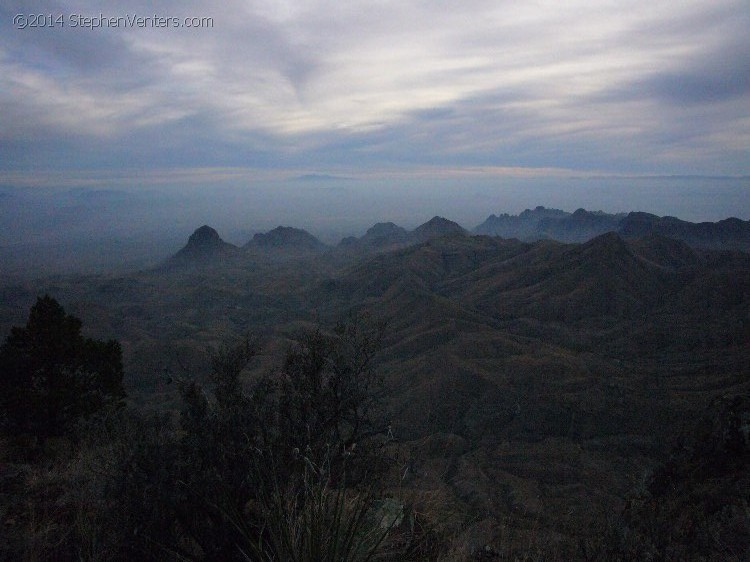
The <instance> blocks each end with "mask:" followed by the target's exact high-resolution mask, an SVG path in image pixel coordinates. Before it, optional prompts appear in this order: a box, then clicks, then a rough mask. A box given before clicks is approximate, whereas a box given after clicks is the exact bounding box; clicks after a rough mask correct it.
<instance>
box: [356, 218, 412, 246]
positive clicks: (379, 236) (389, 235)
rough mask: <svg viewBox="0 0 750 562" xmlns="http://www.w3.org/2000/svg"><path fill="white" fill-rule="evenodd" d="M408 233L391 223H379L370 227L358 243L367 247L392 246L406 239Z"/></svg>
mask: <svg viewBox="0 0 750 562" xmlns="http://www.w3.org/2000/svg"><path fill="white" fill-rule="evenodd" d="M408 236H409V235H408V232H407V231H406V230H405V229H403V228H401V227H400V226H398V225H396V224H393V223H392V222H379V223H377V224H375V225H373V226H371V227H370V228H369V229H368V230H367V232H366V233H365V235H364V236H363V237H362V238H360V241H361V242H362V243H364V244H366V245H368V246H376V247H383V246H392V245H394V244H402V243H404V242H406V240H407V239H408Z"/></svg>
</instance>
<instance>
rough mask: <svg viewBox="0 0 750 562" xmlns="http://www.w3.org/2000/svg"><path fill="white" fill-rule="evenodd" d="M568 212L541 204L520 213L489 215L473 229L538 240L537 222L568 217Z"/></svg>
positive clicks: (479, 232)
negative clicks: (547, 207)
mask: <svg viewBox="0 0 750 562" xmlns="http://www.w3.org/2000/svg"><path fill="white" fill-rule="evenodd" d="M569 216H570V213H566V212H565V211H561V210H559V209H546V208H544V207H542V206H539V207H536V208H535V209H534V210H533V211H532V210H530V209H526V210H525V211H524V212H522V213H521V214H520V215H509V214H507V213H503V214H502V215H500V216H497V215H490V216H489V217H488V218H487V220H485V221H484V222H483V223H482V224H480V225H479V226H477V227H476V228H475V229H474V233H475V234H486V235H488V236H500V237H501V238H518V239H519V240H527V241H530V240H538V239H539V238H543V236H542V235H540V234H539V223H540V222H541V221H543V220H547V219H552V220H559V219H564V218H566V217H569Z"/></svg>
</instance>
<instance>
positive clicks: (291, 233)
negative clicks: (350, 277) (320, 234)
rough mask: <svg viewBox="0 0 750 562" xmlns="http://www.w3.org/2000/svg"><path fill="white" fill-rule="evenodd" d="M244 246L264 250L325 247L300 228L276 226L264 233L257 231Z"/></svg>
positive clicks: (316, 248) (321, 248)
mask: <svg viewBox="0 0 750 562" xmlns="http://www.w3.org/2000/svg"><path fill="white" fill-rule="evenodd" d="M245 247H246V248H247V247H257V248H262V249H265V250H297V251H300V250H312V251H321V250H323V249H325V244H323V243H322V242H321V241H320V240H318V239H317V238H316V237H315V236H313V235H312V234H310V233H309V232H307V231H306V230H302V229H301V228H293V227H291V226H277V227H276V228H274V229H273V230H270V231H268V232H266V233H260V232H259V233H257V234H256V235H255V236H253V239H252V240H250V242H248V243H247V245H246V246H245Z"/></svg>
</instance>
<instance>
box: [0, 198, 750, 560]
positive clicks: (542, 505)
mask: <svg viewBox="0 0 750 562" xmlns="http://www.w3.org/2000/svg"><path fill="white" fill-rule="evenodd" d="M493 217H494V218H493ZM491 227H492V228H495V230H492V231H490V230H489V229H490V228H491ZM501 229H504V230H501ZM600 230H603V232H599V231H600ZM597 232H598V234H595V233H597ZM747 232H748V222H746V221H741V220H738V219H727V220H725V221H720V222H717V223H699V224H695V223H689V222H685V221H679V220H678V219H672V218H670V217H662V218H660V217H654V216H653V215H647V214H644V213H630V214H627V215H607V214H606V213H590V212H588V211H583V210H580V211H576V212H575V213H564V212H563V211H557V210H550V209H544V208H541V207H538V208H536V209H534V210H529V211H525V212H524V213H521V214H520V215H518V216H515V217H511V216H508V215H503V216H500V217H497V216H491V217H490V218H488V219H487V221H485V223H483V225H480V227H477V229H475V231H474V232H468V231H467V230H465V229H463V228H462V227H461V226H460V225H458V224H456V223H454V222H452V221H449V220H447V219H445V218H441V217H435V218H433V219H431V220H430V221H428V222H426V223H425V224H423V225H421V226H419V227H417V228H415V229H414V230H412V231H408V230H406V229H403V228H401V227H399V226H397V225H395V224H393V223H379V224H376V225H374V226H373V227H371V228H370V229H368V230H367V231H366V232H365V234H364V235H362V236H361V237H358V238H348V239H344V240H342V241H341V243H340V244H338V245H337V246H326V245H324V244H322V243H321V242H320V241H318V240H317V239H316V238H315V237H314V236H313V235H311V234H309V233H307V232H305V231H303V230H299V229H294V228H290V227H279V228H276V229H274V230H272V231H270V232H268V233H265V234H256V235H255V236H253V238H252V239H251V240H250V241H248V243H247V244H245V245H244V246H242V247H237V246H233V245H231V244H228V243H226V242H224V241H223V240H221V237H220V236H219V234H218V233H217V232H216V231H215V230H213V229H212V228H210V227H208V226H203V227H201V228H199V229H198V230H196V232H195V233H193V235H192V236H190V238H189V239H188V241H187V244H186V245H185V247H184V248H182V249H181V250H180V251H179V252H177V253H176V254H175V255H174V256H173V257H172V258H170V260H168V262H167V264H165V265H167V266H168V267H159V268H155V269H152V270H146V271H141V272H137V273H133V274H129V275H124V276H75V277H68V278H62V277H56V278H51V279H46V280H40V281H36V282H28V283H26V284H17V285H12V286H5V287H0V318H2V325H1V326H0V328H2V330H3V333H6V332H7V331H8V330H9V329H10V328H9V327H10V325H13V324H19V323H21V322H22V321H23V318H22V315H23V313H24V312H25V311H26V310H28V307H29V306H30V304H31V303H33V300H34V298H35V297H36V295H37V294H43V293H45V292H48V293H49V294H51V295H54V296H55V298H57V299H59V300H60V302H62V303H64V305H65V308H66V310H69V311H70V312H71V313H74V314H75V315H76V316H78V317H80V318H82V320H83V321H84V323H85V325H86V326H90V327H92V328H91V329H92V330H93V331H94V333H93V334H92V335H93V336H95V337H105V336H106V337H116V338H117V339H118V340H119V341H120V342H121V343H122V347H123V352H124V361H125V368H126V384H127V385H128V392H129V394H130V395H131V400H132V401H133V402H134V403H137V404H139V405H140V406H141V407H143V408H146V409H150V410H157V411H163V410H171V409H176V408H178V407H179V404H178V403H177V397H176V392H175V390H174V389H173V388H172V387H169V386H166V385H165V383H164V378H165V377H164V373H165V372H169V373H175V374H179V375H180V376H181V377H194V378H198V379H200V378H201V377H205V376H208V372H209V371H210V357H211V356H210V354H207V353H206V351H205V350H206V349H207V348H208V349H216V348H217V347H220V346H221V345H222V344H223V343H224V342H226V341H227V339H231V338H235V337H239V336H240V335H242V334H246V333H247V332H252V333H255V334H258V335H259V336H260V337H261V338H262V339H263V342H264V344H263V352H262V353H261V354H259V356H258V358H257V360H256V361H255V363H253V364H252V365H250V367H249V369H248V372H247V373H246V374H247V377H248V379H252V377H254V376H256V375H257V374H259V373H262V372H264V371H265V370H267V369H270V368H272V366H273V365H278V364H279V358H280V357H283V355H284V350H285V349H288V347H289V345H291V343H292V342H293V341H295V338H296V337H297V335H298V334H299V333H300V331H304V330H311V329H312V330H327V329H330V327H331V326H333V325H335V323H336V322H338V321H340V320H342V319H347V318H358V319H362V320H361V321H362V322H367V323H369V324H372V325H384V326H385V329H384V332H383V333H384V336H383V339H382V345H381V349H380V352H379V354H378V356H377V362H376V363H377V368H378V372H379V373H381V375H382V377H383V379H384V380H385V381H386V383H387V386H388V387H389V388H390V389H391V393H390V394H389V395H388V397H387V399H386V404H385V408H386V411H387V414H388V416H389V420H390V422H391V426H392V432H393V435H394V436H395V438H396V439H397V444H398V448H399V449H398V454H399V457H398V463H401V464H399V465H398V468H399V479H398V486H399V488H400V489H402V490H404V492H403V493H405V494H410V495H411V497H415V498H421V500H420V501H423V502H424V504H423V505H427V506H429V510H431V511H430V513H431V516H432V517H433V520H436V521H437V522H438V524H439V525H440V528H441V532H443V533H447V534H450V535H451V536H454V537H455V540H456V541H457V543H460V544H462V545H470V544H479V545H485V544H487V545H493V548H495V549H500V550H503V552H504V556H506V557H507V558H509V559H513V557H522V555H523V554H524V552H526V554H528V551H524V550H523V549H522V548H521V547H519V546H518V545H528V544H532V543H533V544H535V545H536V546H535V548H537V549H538V551H539V552H540V553H541V554H540V555H539V557H540V558H546V559H574V558H580V559H592V558H593V559H606V558H607V556H606V550H597V548H599V547H597V546H596V545H597V544H599V543H597V541H600V540H601V537H610V539H611V536H614V535H617V536H618V537H620V538H619V539H617V540H625V539H623V537H627V536H635V535H634V533H636V532H637V533H639V535H638V536H639V537H640V538H639V541H641V543H642V544H647V543H648V541H653V542H654V544H657V543H658V540H657V539H658V537H657V536H656V535H655V534H653V533H655V531H652V529H655V528H657V527H658V528H659V529H661V531H659V532H662V531H663V533H664V536H668V537H671V538H670V540H671V541H672V543H671V546H672V547H673V548H674V549H675V550H674V551H673V554H674V555H673V558H674V559H684V558H686V557H687V558H689V556H692V555H693V553H695V552H699V553H705V552H707V553H708V554H705V557H706V558H707V559H710V558H711V556H710V554H711V552H718V551H719V550H718V549H719V548H720V545H718V543H716V544H715V543H714V542H711V541H714V539H713V538H712V537H720V538H722V540H724V537H725V536H728V535H726V533H730V531H731V533H733V534H732V535H731V536H732V537H734V538H733V539H732V540H733V541H734V542H735V543H738V544H740V545H748V544H750V540H745V539H743V538H742V537H746V536H747V535H743V534H742V529H745V528H748V527H745V526H743V525H747V523H748V519H747V516H746V510H745V507H746V503H743V502H746V501H747V495H746V490H745V492H744V494H745V495H743V492H742V486H743V485H744V483H745V482H746V481H747V476H746V475H743V471H742V467H743V466H745V467H746V464H744V459H747V458H748V451H750V439H747V438H746V437H742V435H745V434H743V433H742V431H745V430H743V429H742V428H745V427H747V424H748V420H750V411H748V410H747V405H748V403H749V402H748V400H747V399H746V398H742V397H747V396H748V393H750V254H748V253H747V251H746V250H747V245H746V244H747V242H746V241H747ZM514 233H515V234H514ZM552 234H555V236H558V237H560V238H561V239H563V240H570V239H575V240H576V241H575V242H565V241H561V240H555V239H551V238H554V236H552ZM566 237H567V238H566ZM743 240H744V242H743ZM743 249H745V251H743ZM19 311H20V312H19ZM735 397H738V398H736V399H735ZM727 435H731V436H733V437H732V438H731V440H730V441H727V438H726V436H727ZM742 439H746V441H742ZM738 440H739V441H738ZM725 441H726V442H725ZM727 443H729V444H727ZM685 444H688V445H689V446H690V447H692V448H691V449H690V450H689V451H688V450H686V449H684V446H686V445H685ZM700 451H714V452H716V454H717V455H720V456H721V458H725V457H729V461H727V462H726V463H724V464H722V465H721V466H719V465H718V464H716V465H714V464H712V463H710V462H707V461H706V460H705V459H702V458H699V455H698V452H700ZM717 458H718V457H717ZM680 459H684V460H680ZM730 461H731V462H730ZM394 462H395V461H394ZM693 468H694V470H693ZM676 489H680V490H688V491H689V494H690V496H689V499H685V497H676V496H675V493H674V490H676ZM686 493H688V492H686ZM659 498H665V501H666V502H667V503H664V504H660V503H659V501H658V499H659ZM669 506H679V509H680V510H681V511H680V512H679V514H680V517H676V516H674V513H672V512H670V511H669V509H668V508H669ZM691 506H692V507H691ZM695 506H700V510H698V508H697V507H695ZM626 509H630V511H629V512H627V513H626V512H625V510H626ZM675 509H677V508H676V507H675ZM743 510H745V511H743ZM743 514H745V515H743ZM639 521H641V523H639ZM608 525H610V526H609V527H608ZM623 529H625V530H623ZM733 529H734V530H733ZM737 529H739V531H737ZM626 531H627V532H626ZM613 533H614V535H612V534H613ZM617 533H620V534H617ZM650 533H651V534H650ZM731 533H730V534H731ZM608 540H609V539H608ZM611 540H614V539H611ZM717 540H718V539H717ZM701 541H703V542H701ZM706 541H708V542H706ZM742 541H745V542H742ZM706 545H708V546H706ZM712 545H713V546H712ZM602 548H603V547H602ZM655 548H656V547H655ZM701 549H703V550H701ZM706 549H707V550H706ZM712 549H713V550H712ZM701 555H702V556H703V554H701ZM636 558H637V557H636Z"/></svg>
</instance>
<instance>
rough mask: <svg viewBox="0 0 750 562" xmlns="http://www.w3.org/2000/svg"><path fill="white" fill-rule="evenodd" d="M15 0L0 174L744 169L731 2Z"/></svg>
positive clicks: (7, 17)
mask: <svg viewBox="0 0 750 562" xmlns="http://www.w3.org/2000/svg"><path fill="white" fill-rule="evenodd" d="M18 10H19V8H17V7H15V6H14V5H10V3H7V2H2V3H0V16H1V18H0V20H1V22H2V23H0V108H1V109H2V111H0V151H3V153H4V154H7V155H8V156H7V157H6V158H4V159H3V160H4V161H2V162H0V166H1V167H3V168H5V169H16V168H34V167H38V166H40V161H42V160H44V162H45V163H46V164H45V165H47V166H51V167H55V166H60V165H62V164H63V163H67V165H71V166H75V165H78V166H80V167H87V166H97V167H118V166H120V167H122V166H126V167H127V166H134V165H137V166H146V167H149V166H151V167H172V166H181V165H189V164H193V165H197V166H245V165H252V166H256V165H257V166H268V167H272V168H274V167H275V168H278V167H284V166H289V167H298V168H310V167H311V166H312V165H317V166H322V167H326V166H327V167H336V166H349V165H352V164H353V163H357V164H361V165H362V166H365V167H368V168H369V167H372V168H376V167H378V166H385V167H387V166H399V165H400V166H418V165H438V164H441V165H442V164H445V163H451V164H452V165H455V166H462V165H463V166H473V165H502V166H539V167H548V166H553V167H565V168H580V169H588V170H613V171H633V172H635V171H639V172H682V171H685V170H690V171H694V172H696V173H700V172H709V173H727V174H734V173H748V171H750V168H749V166H750V164H748V162H750V157H748V156H749V155H748V152H747V150H748V149H747V146H748V144H745V141H746V140H747V130H748V127H747V121H746V119H747V117H746V116H747V115H748V105H749V102H750V100H749V98H750V90H749V86H748V77H749V76H750V63H748V60H750V52H749V49H748V45H750V40H748V39H747V38H746V36H747V33H746V30H747V29H748V27H750V25H749V24H750V21H748V20H749V19H750V16H749V15H748V11H747V9H746V6H745V5H744V1H742V0H740V1H735V0H722V1H715V2H699V1H696V0H690V1H686V2H680V3H679V4H678V5H675V4H674V3H673V2H662V1H653V0H651V1H649V2H646V1H644V0H637V1H635V2H630V3H627V4H623V3H621V2H615V1H611V2H609V1H605V2H599V3H597V4H596V6H592V5H591V3H590V2H583V1H573V2H565V3H562V4H561V3H559V2H548V1H540V2H534V3H518V2H510V1H503V2H497V1H484V0H473V1H467V2H463V3H460V4H459V3H441V4H439V5H437V6H436V4H435V3H434V2H427V1H426V0H419V1H417V0H415V1H411V2H403V1H401V2H396V1H393V0H382V1H380V2H377V3H373V2H364V1H362V2H356V1H353V2H348V3H332V2H329V1H324V0H296V1H295V0H285V1H283V2H282V1H279V2H273V3H269V2H265V1H260V0H254V1H249V2H240V1H239V0H230V1H229V2H226V3H222V4H221V5H220V6H212V7H210V8H209V7H206V5H205V4H202V3H198V2H177V1H176V0H171V1H167V2H161V3H159V6H158V8H157V9H156V10H155V8H154V6H153V4H152V3H150V2H135V3H128V4H127V5H126V4H124V3H119V2H113V1H109V2H103V3H102V2H98V3H93V2H86V1H74V2H59V3H57V4H46V3H45V4H41V3H39V4H30V5H27V6H25V7H24V10H28V11H29V12H41V13H47V12H51V13H60V14H63V15H64V16H66V17H69V16H70V15H72V14H86V15H98V14H103V15H105V16H115V17H117V16H125V15H141V16H150V15H159V16H165V17H176V18H180V19H181V18H184V17H211V18H213V27H209V28H204V29H139V28H124V29H122V28H121V29H99V30H83V29H72V28H70V27H69V26H68V27H66V28H55V29H26V30H19V29H15V28H14V27H13V26H12V23H11V22H12V18H13V15H14V14H15V13H17V11H18Z"/></svg>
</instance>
